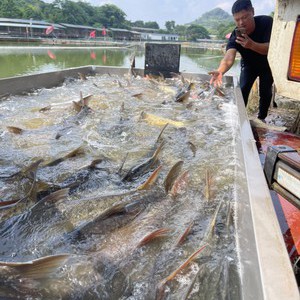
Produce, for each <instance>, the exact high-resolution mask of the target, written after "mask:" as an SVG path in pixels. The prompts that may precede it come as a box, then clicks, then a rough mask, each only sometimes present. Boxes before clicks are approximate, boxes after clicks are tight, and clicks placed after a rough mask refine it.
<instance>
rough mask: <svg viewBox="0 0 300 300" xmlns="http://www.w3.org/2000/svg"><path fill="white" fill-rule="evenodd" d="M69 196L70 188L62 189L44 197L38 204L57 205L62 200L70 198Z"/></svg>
mask: <svg viewBox="0 0 300 300" xmlns="http://www.w3.org/2000/svg"><path fill="white" fill-rule="evenodd" d="M68 194H69V188H66V189H61V190H58V191H55V192H53V193H51V194H50V195H48V196H46V197H44V198H43V199H41V200H40V201H39V202H38V203H40V202H47V203H56V202H58V201H60V200H63V199H65V198H66V197H67V196H68Z"/></svg>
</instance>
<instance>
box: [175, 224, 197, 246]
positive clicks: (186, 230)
mask: <svg viewBox="0 0 300 300" xmlns="http://www.w3.org/2000/svg"><path fill="white" fill-rule="evenodd" d="M194 223H195V222H194V221H192V222H191V223H190V224H189V226H188V227H187V228H186V229H185V231H184V232H183V234H182V235H180V237H179V239H178V240H177V242H176V246H179V245H181V244H182V243H183V242H184V241H185V240H186V237H187V236H188V234H189V233H190V232H191V230H192V227H193V225H194Z"/></svg>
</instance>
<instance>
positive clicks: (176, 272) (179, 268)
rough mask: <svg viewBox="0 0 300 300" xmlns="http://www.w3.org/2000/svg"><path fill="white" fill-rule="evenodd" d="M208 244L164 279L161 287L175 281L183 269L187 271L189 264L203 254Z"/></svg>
mask: <svg viewBox="0 0 300 300" xmlns="http://www.w3.org/2000/svg"><path fill="white" fill-rule="evenodd" d="M206 246H207V244H205V245H204V246H202V247H200V248H199V249H198V250H197V251H195V252H194V253H193V254H192V255H190V256H189V257H188V259H187V260H186V261H185V262H184V263H183V264H182V265H180V266H179V267H178V268H177V269H176V270H175V271H173V272H172V273H171V274H170V275H169V276H168V277H166V278H165V279H163V280H162V281H161V282H160V285H161V286H164V285H165V284H166V283H167V282H169V281H171V280H173V279H174V277H175V276H176V275H177V274H178V273H179V272H180V271H182V270H183V269H185V268H186V267H187V266H188V265H189V264H190V262H191V261H192V260H193V259H194V258H195V257H197V256H198V255H199V254H200V252H202V251H203V250H204V249H205V248H206Z"/></svg>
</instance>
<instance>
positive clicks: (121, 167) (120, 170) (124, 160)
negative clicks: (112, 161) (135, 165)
mask: <svg viewBox="0 0 300 300" xmlns="http://www.w3.org/2000/svg"><path fill="white" fill-rule="evenodd" d="M127 157H128V152H127V153H126V156H125V158H124V159H123V162H122V164H121V166H120V168H119V170H118V174H121V172H122V169H123V167H124V164H125V162H126V160H127Z"/></svg>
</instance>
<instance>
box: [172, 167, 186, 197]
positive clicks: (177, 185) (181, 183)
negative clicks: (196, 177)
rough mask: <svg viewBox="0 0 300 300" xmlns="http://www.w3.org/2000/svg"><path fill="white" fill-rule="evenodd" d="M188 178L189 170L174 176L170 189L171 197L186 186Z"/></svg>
mask: <svg viewBox="0 0 300 300" xmlns="http://www.w3.org/2000/svg"><path fill="white" fill-rule="evenodd" d="M188 178H189V171H184V172H183V173H182V174H181V175H180V176H178V177H177V178H176V180H175V181H174V184H173V185H172V188H171V191H170V195H171V196H172V197H175V196H177V195H178V194H181V193H182V192H183V189H184V188H185V187H186V186H187V183H188Z"/></svg>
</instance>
